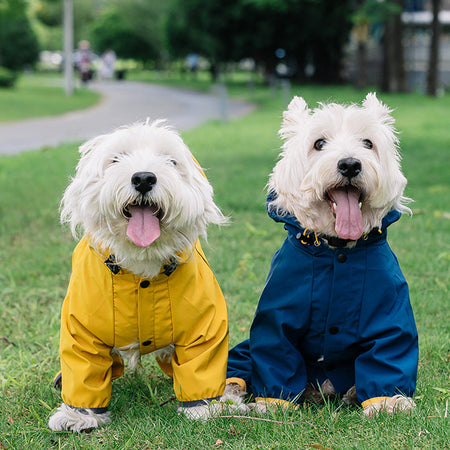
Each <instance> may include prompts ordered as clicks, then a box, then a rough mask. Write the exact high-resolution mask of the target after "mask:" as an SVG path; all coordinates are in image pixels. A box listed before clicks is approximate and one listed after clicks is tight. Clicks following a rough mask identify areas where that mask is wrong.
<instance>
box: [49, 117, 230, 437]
mask: <svg viewBox="0 0 450 450" xmlns="http://www.w3.org/2000/svg"><path fill="white" fill-rule="evenodd" d="M80 153H81V159H80V161H79V164H78V166H77V173H76V175H75V177H74V178H73V180H72V182H71V184H70V185H69V186H68V188H67V190H66V192H65V194H64V197H63V200H62V212H61V218H62V221H63V222H68V223H70V225H71V228H72V232H73V233H74V235H76V234H77V231H78V230H77V229H78V228H81V229H82V231H83V232H84V236H83V238H82V239H81V241H80V242H79V244H78V245H77V247H76V249H75V251H74V254H73V261H72V276H71V279H70V284H69V288H68V292H67V296H66V298H65V300H64V304H63V308H62V314H61V341H60V359H61V372H60V375H59V377H58V381H59V382H60V383H61V384H62V399H63V401H64V403H63V404H62V405H61V406H60V407H59V408H58V409H57V411H56V412H55V413H54V414H53V415H52V417H51V418H50V421H49V427H50V428H51V429H52V430H72V431H81V430H83V429H88V428H95V427H98V426H99V425H102V424H105V423H108V422H109V421H110V417H109V414H110V413H109V412H108V410H107V407H108V404H109V402H110V397H111V381H112V380H113V379H114V378H117V377H119V376H120V375H122V373H123V370H124V363H123V358H124V357H125V358H127V359H129V366H131V367H135V366H136V364H137V363H138V362H139V358H140V355H141V354H145V353H151V352H155V355H156V359H157V361H158V363H159V365H160V366H161V368H162V369H163V371H164V372H165V373H166V374H168V375H169V376H171V377H173V385H174V391H175V395H176V397H177V398H178V400H179V402H180V407H179V411H180V412H183V413H185V414H186V416H187V417H189V418H207V417H208V416H209V415H210V414H211V409H212V408H211V405H209V404H210V402H211V400H213V399H216V398H219V397H220V396H221V395H222V393H223V390H224V385H225V372H226V362H227V353H228V322H227V312H226V305H225V300H224V298H223V295H222V292H221V290H220V288H219V285H218V283H217V281H216V279H215V277H214V275H213V273H212V271H211V269H210V267H209V265H208V262H207V261H206V259H205V256H204V254H203V252H202V249H201V247H200V243H199V241H198V237H199V236H206V226H207V225H208V224H209V223H214V224H221V223H224V222H225V221H226V219H225V218H224V216H223V215H222V213H221V212H220V210H219V208H218V207H217V206H216V205H215V203H214V202H213V190H212V187H211V185H210V184H209V182H208V181H207V179H206V177H205V176H204V173H203V172H202V170H201V168H200V167H199V165H198V164H197V162H196V161H195V159H194V158H193V156H192V155H191V153H190V151H189V149H188V148H187V146H186V145H185V144H184V142H183V141H182V139H181V137H180V136H179V135H178V134H177V133H176V132H174V131H173V130H171V129H169V128H168V127H167V126H164V124H163V123H162V122H161V121H159V122H155V123H153V124H149V123H146V124H139V125H134V126H131V127H129V128H122V129H119V130H116V131H115V132H113V133H111V134H109V135H103V136H100V137H97V138H95V139H92V140H90V141H88V142H87V143H85V144H84V145H83V146H81V147H80Z"/></svg>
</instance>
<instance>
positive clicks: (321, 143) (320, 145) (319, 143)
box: [314, 139, 327, 152]
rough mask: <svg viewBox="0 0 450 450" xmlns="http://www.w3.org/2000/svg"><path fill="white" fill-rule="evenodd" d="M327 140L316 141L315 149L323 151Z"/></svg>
mask: <svg viewBox="0 0 450 450" xmlns="http://www.w3.org/2000/svg"><path fill="white" fill-rule="evenodd" d="M326 143H327V141H326V140H325V139H317V141H316V142H314V150H317V151H319V152H320V151H321V150H323V148H324V147H325V144H326Z"/></svg>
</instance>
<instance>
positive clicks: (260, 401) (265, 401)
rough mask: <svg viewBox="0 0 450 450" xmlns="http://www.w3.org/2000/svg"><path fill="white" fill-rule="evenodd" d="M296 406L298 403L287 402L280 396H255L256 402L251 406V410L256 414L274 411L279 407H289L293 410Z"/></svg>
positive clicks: (285, 408)
mask: <svg viewBox="0 0 450 450" xmlns="http://www.w3.org/2000/svg"><path fill="white" fill-rule="evenodd" d="M297 408H298V405H296V404H295V403H292V402H289V401H287V400H283V399H281V398H263V397H257V398H256V404H255V406H254V407H253V410H254V411H255V412H256V413H257V414H267V412H268V411H270V410H272V411H276V410H279V409H284V410H287V409H290V410H295V409H297Z"/></svg>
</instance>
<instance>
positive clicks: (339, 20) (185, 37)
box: [168, 0, 351, 82]
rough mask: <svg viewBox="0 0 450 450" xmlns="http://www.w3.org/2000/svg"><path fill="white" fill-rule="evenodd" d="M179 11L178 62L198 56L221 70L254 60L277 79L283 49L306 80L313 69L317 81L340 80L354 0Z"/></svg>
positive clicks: (175, 20)
mask: <svg viewBox="0 0 450 450" xmlns="http://www.w3.org/2000/svg"><path fill="white" fill-rule="evenodd" d="M174 5H175V6H174V7H173V8H172V9H171V15H170V19H169V21H168V41H169V44H170V50H171V52H172V53H173V54H174V55H176V56H182V55H183V54H184V55H186V54H187V53H188V52H198V53H201V54H203V55H205V56H206V57H208V58H210V59H211V60H212V61H213V62H214V63H215V64H218V63H221V62H222V63H223V62H230V61H238V60H240V59H242V58H246V57H247V58H248V57H250V58H253V59H254V60H255V61H257V62H258V63H260V64H261V65H262V66H263V67H264V68H265V70H266V71H267V73H271V72H273V70H274V67H275V65H276V64H277V62H278V59H277V57H276V56H275V51H276V50H277V49H278V48H283V49H284V50H285V51H286V53H287V60H286V62H287V63H288V64H292V65H294V66H295V67H297V68H298V75H299V77H300V78H303V77H304V72H305V68H306V66H308V65H311V64H312V65H313V66H314V67H315V73H314V75H313V77H312V78H313V79H314V80H315V81H323V82H330V81H337V80H339V77H340V63H341V56H342V50H343V45H344V43H345V42H346V39H347V35H348V31H349V26H350V24H349V20H348V16H349V13H350V7H351V1H349V0H346V1H342V2H334V1H331V0H324V1H320V2H319V1H311V0H288V1H286V2H284V3H279V2H276V3H274V2H272V1H268V0H230V1H228V2H222V1H221V0H210V1H208V2H206V3H205V2H204V1H203V0H175V3H174ZM325 18H326V23H325Z"/></svg>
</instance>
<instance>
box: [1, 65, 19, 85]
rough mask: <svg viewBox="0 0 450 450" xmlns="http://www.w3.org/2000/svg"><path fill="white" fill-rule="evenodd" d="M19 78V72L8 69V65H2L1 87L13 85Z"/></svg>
mask: <svg viewBox="0 0 450 450" xmlns="http://www.w3.org/2000/svg"><path fill="white" fill-rule="evenodd" d="M16 80H17V72H14V71H12V70H9V69H7V68H6V67H0V88H1V87H6V88H9V87H13V86H14V84H15V83H16Z"/></svg>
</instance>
